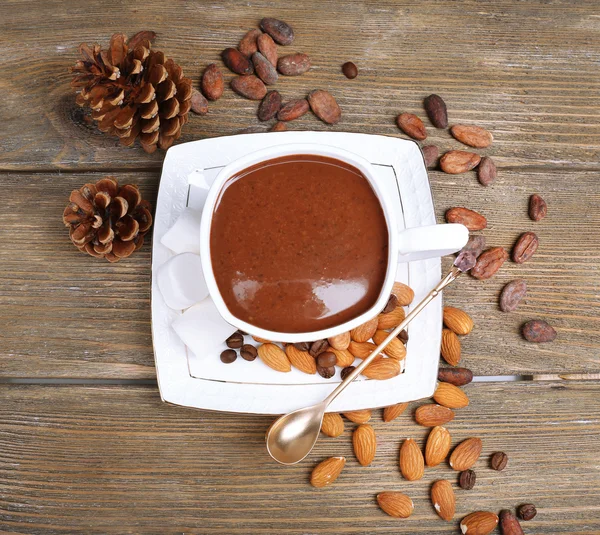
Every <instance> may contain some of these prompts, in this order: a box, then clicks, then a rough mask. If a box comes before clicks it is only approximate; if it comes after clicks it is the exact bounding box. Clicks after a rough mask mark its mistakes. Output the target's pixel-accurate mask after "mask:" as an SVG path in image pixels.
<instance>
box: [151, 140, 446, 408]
mask: <svg viewBox="0 0 600 535" xmlns="http://www.w3.org/2000/svg"><path fill="white" fill-rule="evenodd" d="M286 143H320V144H324V145H332V146H336V147H340V148H344V149H345V150H348V151H351V152H354V153H356V154H359V155H361V156H362V157H364V158H366V159H367V160H369V161H370V162H371V163H372V164H373V165H374V166H375V168H376V169H377V171H378V172H379V173H380V175H381V178H382V182H384V184H385V188H386V190H387V192H388V194H389V195H390V198H391V199H392V200H393V202H394V203H395V204H396V206H397V209H398V217H397V219H398V226H399V230H401V229H404V228H411V227H417V226H424V225H432V224H435V216H434V210H433V200H432V197H431V190H430V188H429V181H428V178H427V172H426V169H425V165H424V162H423V157H422V154H421V151H420V149H419V147H418V145H417V144H416V143H414V142H412V141H407V140H403V139H397V138H392V137H385V136H375V135H368V134H350V133H329V132H280V133H264V134H243V135H236V136H230V137H221V138H212V139H205V140H201V141H193V142H190V143H184V144H181V145H177V146H175V147H172V148H171V149H169V151H168V152H167V155H166V158H165V161H164V164H163V170H162V175H161V182H160V189H159V193H158V200H157V204H156V214H155V219H154V238H153V251H152V252H153V255H152V336H153V342H154V357H155V362H156V372H157V378H158V384H159V388H160V393H161V397H162V399H163V401H166V402H168V403H172V404H176V405H182V406H186V407H194V408H199V409H208V410H217V411H227V412H238V413H252V414H282V413H285V412H288V411H291V410H294V409H297V408H300V407H303V406H306V405H309V404H312V403H316V402H318V401H320V400H322V399H323V398H324V397H326V396H327V394H329V392H330V391H331V390H332V389H333V388H334V387H335V385H336V384H337V383H338V382H339V381H340V377H339V373H338V374H336V376H335V377H334V378H332V379H328V380H326V379H323V378H322V377H320V376H314V375H306V374H304V373H302V372H300V371H298V370H295V369H293V370H292V372H290V373H280V372H276V371H274V370H272V369H270V368H268V367H267V366H265V365H264V364H263V363H262V362H261V361H260V359H256V360H255V361H253V362H247V361H245V360H243V359H239V358H238V359H237V360H236V361H235V362H234V363H232V364H223V363H222V362H221V361H220V359H219V352H220V351H217V352H215V354H214V355H201V356H197V355H195V354H194V353H192V352H191V351H189V350H188V349H187V347H186V346H185V345H184V344H183V342H182V341H181V340H180V339H179V337H178V336H177V334H176V333H175V332H174V331H173V329H172V328H171V324H172V322H173V321H174V320H175V319H176V318H177V317H178V316H179V315H180V314H181V313H182V311H176V310H173V309H171V308H169V307H167V305H166V304H165V302H164V300H163V298H162V295H161V293H160V291H159V289H158V285H157V282H156V274H157V271H158V268H159V267H160V266H162V265H163V264H164V263H165V262H166V261H167V260H168V259H169V258H171V257H172V256H173V254H174V253H172V252H171V251H170V250H169V249H167V248H166V247H165V246H164V245H163V244H162V243H161V241H160V240H161V238H162V237H163V235H164V234H165V233H166V232H167V231H168V230H169V229H170V228H171V226H172V225H173V224H174V223H175V221H176V220H177V218H178V217H179V215H180V214H181V212H182V211H183V210H184V209H185V208H186V207H190V208H194V209H196V210H199V211H201V210H202V207H203V204H204V195H205V190H202V189H200V188H196V187H194V185H193V179H192V180H191V181H190V177H193V176H194V175H195V174H197V172H198V171H200V172H201V173H202V174H203V176H204V179H205V180H206V181H207V182H208V183H209V184H210V183H212V180H214V178H215V177H216V175H217V174H218V172H219V170H220V169H221V168H222V167H224V166H225V165H227V164H228V163H230V162H232V161H234V160H236V159H237V158H239V157H241V156H243V155H245V154H248V153H250V152H254V151H256V150H259V149H263V148H266V147H269V146H272V145H279V144H286ZM440 275H441V261H440V259H434V260H423V261H418V262H411V263H408V264H399V267H398V271H397V274H396V280H399V281H402V282H404V283H406V284H409V285H410V286H411V287H412V288H413V290H414V291H415V302H418V301H419V300H420V299H421V298H422V297H424V296H425V295H426V294H427V292H429V291H430V290H431V288H432V287H433V286H434V285H435V284H436V283H437V282H438V281H439V279H440ZM441 309H442V303H441V299H436V300H435V301H434V302H433V303H431V304H430V305H429V306H428V307H427V308H426V309H425V310H424V311H423V312H421V314H420V315H419V316H418V317H417V318H416V319H415V320H414V321H413V322H412V323H411V325H410V326H409V329H408V332H409V336H410V340H409V342H408V344H407V356H406V359H405V361H404V365H405V367H404V371H403V373H402V374H400V375H399V376H398V377H395V378H393V379H389V380H387V381H374V380H367V379H364V378H362V379H361V380H356V381H355V382H354V383H353V384H352V385H350V386H349V387H348V389H347V390H346V391H345V392H344V393H343V394H342V395H341V396H340V397H339V398H337V399H336V400H335V401H334V402H333V403H332V405H331V406H330V409H331V411H334V412H341V411H351V410H358V409H365V408H372V407H383V406H387V405H392V404H394V403H400V402H403V401H410V400H415V399H420V398H423V397H428V396H430V395H431V394H432V393H433V391H434V388H435V384H436V379H437V369H438V363H439V348H440V338H441V322H442V314H441ZM223 348H225V346H223Z"/></svg>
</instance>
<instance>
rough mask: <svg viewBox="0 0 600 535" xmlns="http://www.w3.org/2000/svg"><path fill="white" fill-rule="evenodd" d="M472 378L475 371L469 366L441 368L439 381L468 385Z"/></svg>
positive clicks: (455, 384)
mask: <svg viewBox="0 0 600 535" xmlns="http://www.w3.org/2000/svg"><path fill="white" fill-rule="evenodd" d="M472 380H473V372H472V371H471V370H469V369H468V368H440V369H439V370H438V381H442V382H444V383H450V384H453V385H454V386H464V385H468V384H469V383H470V382H471V381H472Z"/></svg>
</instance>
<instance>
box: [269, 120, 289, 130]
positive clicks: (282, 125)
mask: <svg viewBox="0 0 600 535" xmlns="http://www.w3.org/2000/svg"><path fill="white" fill-rule="evenodd" d="M287 129H288V127H287V124H285V123H282V122H281V121H277V122H276V123H275V124H274V125H273V126H272V127H271V129H270V130H269V132H285V131H286V130H287Z"/></svg>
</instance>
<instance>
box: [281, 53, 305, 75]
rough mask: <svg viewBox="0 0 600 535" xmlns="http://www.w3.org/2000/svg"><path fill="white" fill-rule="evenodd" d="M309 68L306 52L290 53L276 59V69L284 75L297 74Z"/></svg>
mask: <svg viewBox="0 0 600 535" xmlns="http://www.w3.org/2000/svg"><path fill="white" fill-rule="evenodd" d="M309 69H310V58H309V57H308V56H307V55H306V54H290V55H289V56H283V57H282V58H279V59H278V60H277V70H278V71H279V72H280V73H281V74H283V75H284V76H299V75H300V74H303V73H305V72H306V71H308V70H309Z"/></svg>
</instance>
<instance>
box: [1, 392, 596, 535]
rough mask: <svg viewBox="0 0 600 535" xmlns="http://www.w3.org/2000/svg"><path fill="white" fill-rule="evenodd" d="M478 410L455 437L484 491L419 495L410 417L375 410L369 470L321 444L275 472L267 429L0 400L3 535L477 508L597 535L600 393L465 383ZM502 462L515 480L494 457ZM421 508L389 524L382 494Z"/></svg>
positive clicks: (46, 395)
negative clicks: (314, 477)
mask: <svg viewBox="0 0 600 535" xmlns="http://www.w3.org/2000/svg"><path fill="white" fill-rule="evenodd" d="M466 391H467V393H468V394H469V395H470V397H471V405H470V406H469V407H468V408H467V409H463V410H461V411H458V412H457V416H456V418H455V420H454V421H452V422H451V423H449V424H448V426H447V427H448V429H449V431H450V433H451V434H452V443H453V445H454V444H457V443H458V442H459V441H461V440H463V439H465V438H467V437H470V436H478V437H480V438H481V439H482V440H483V445H484V447H483V453H482V456H481V458H480V459H479V461H478V462H477V464H476V465H475V468H474V469H475V471H476V473H477V484H476V486H475V488H474V489H473V490H472V491H464V490H462V489H460V488H458V486H457V484H456V481H457V473H456V472H453V471H452V470H451V469H450V468H449V467H448V466H447V465H446V464H443V465H440V466H438V467H436V468H427V469H426V471H425V477H424V478H423V479H422V480H420V481H415V482H408V481H405V480H403V479H402V478H401V476H400V474H399V469H398V463H397V459H398V451H399V445H400V442H401V441H402V440H403V439H405V438H408V437H412V438H414V439H416V440H417V441H418V443H419V444H421V445H422V444H424V439H425V437H426V435H427V430H426V429H425V428H422V427H420V426H418V425H417V424H416V423H414V421H413V419H412V412H413V410H414V408H415V407H416V406H417V404H413V405H412V406H411V407H410V408H409V410H408V411H407V412H406V413H405V414H403V415H402V416H400V417H399V418H398V419H397V420H396V421H394V422H392V423H387V424H385V423H383V422H382V420H381V414H380V411H375V413H374V416H373V418H372V422H371V423H372V425H373V426H374V428H375V431H376V434H377V436H378V450H377V455H376V457H375V460H374V462H373V464H372V465H371V466H369V467H361V466H360V465H359V464H358V463H357V461H356V460H355V458H354V455H353V453H352V447H351V430H352V429H353V428H354V427H355V424H351V423H350V422H346V431H345V433H344V435H342V436H341V437H339V438H337V439H330V438H326V437H323V438H322V439H321V440H320V441H319V443H318V444H317V446H316V450H315V452H314V453H313V454H312V455H311V456H310V458H309V459H308V460H307V461H305V462H302V463H300V464H299V465H297V466H293V467H284V466H281V465H277V464H276V463H275V462H274V461H272V460H271V459H270V458H269V457H268V456H267V453H266V451H265V447H264V432H265V430H266V429H267V427H268V425H269V423H270V422H271V420H270V419H269V418H265V417H241V416H234V415H220V414H217V413H204V412H198V411H192V410H188V409H182V408H177V407H171V406H168V405H165V404H162V403H161V402H160V400H159V397H158V393H157V392H156V390H155V389H153V388H149V387H148V388H141V387H140V388H137V387H129V388H120V387H87V388H84V387H56V386H50V387H42V386H14V385H12V386H9V385H2V386H0V421H2V422H3V423H2V427H1V428H0V481H1V486H2V493H1V494H2V496H1V500H0V529H1V530H4V531H3V532H10V533H24V534H27V535H51V534H59V533H86V534H90V533H144V534H147V533H160V534H166V533H169V534H170V533H173V534H174V533H202V534H207V533H228V534H234V533H236V534H237V533H239V534H249V533H260V534H271V533H273V534H281V533H297V534H305V533H314V534H316V533H323V534H346V533H355V534H372V533H390V534H392V533H440V534H448V533H458V532H459V530H458V521H459V519H460V518H462V517H463V516H464V515H465V514H467V513H469V512H472V511H474V510H479V509H481V510H489V511H495V512H498V511H499V510H500V509H503V508H508V509H512V508H514V507H516V506H517V505H519V504H521V503H524V502H532V503H534V504H536V506H537V508H538V511H539V513H538V516H537V517H536V519H535V520H534V521H532V522H529V523H527V524H526V526H525V527H526V532H527V533H544V534H546V535H551V534H557V533H565V534H570V535H576V534H590V535H592V534H597V533H599V532H600V505H599V504H600V471H599V470H598V436H599V435H600V386H599V385H598V384H597V383H596V384H592V383H585V382H584V383H577V384H567V385H564V384H531V383H524V382H522V383H511V384H496V385H469V386H468V387H466ZM495 451H505V452H506V453H507V454H508V455H509V458H510V461H509V464H508V467H507V469H506V470H505V471H503V472H495V471H493V470H491V469H490V468H489V465H488V463H489V457H490V455H491V454H492V453H493V452H495ZM332 455H343V456H345V457H346V458H347V464H346V468H345V469H344V471H343V472H342V474H341V476H340V478H339V479H338V481H337V482H336V483H335V484H334V485H333V486H332V487H331V488H327V489H322V490H316V489H313V488H312V487H311V486H309V484H308V478H309V474H310V471H311V469H312V467H313V466H314V465H315V464H316V463H317V462H318V461H320V460H321V459H323V458H325V457H328V456H332ZM443 478H447V479H449V480H450V481H451V482H452V483H453V486H454V488H455V490H456V495H457V514H456V518H455V521H454V522H452V523H445V522H443V521H442V520H440V519H439V518H437V516H436V515H435V512H434V510H433V508H432V506H431V505H430V502H429V498H428V493H429V489H430V486H431V483H432V482H433V481H435V480H437V479H443ZM386 489H387V490H393V489H395V490H400V491H403V492H405V493H407V494H408V495H409V496H411V498H412V499H413V500H414V503H415V512H414V514H413V516H412V517H411V518H410V519H407V520H397V519H392V518H390V517H388V516H386V515H385V514H383V513H382V512H381V511H380V510H379V509H378V507H377V505H376V503H375V495H376V494H377V493H378V492H380V491H382V490H386Z"/></svg>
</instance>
